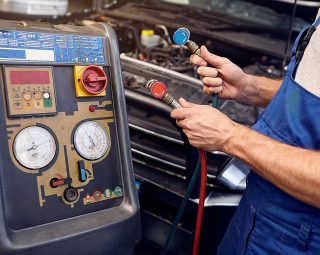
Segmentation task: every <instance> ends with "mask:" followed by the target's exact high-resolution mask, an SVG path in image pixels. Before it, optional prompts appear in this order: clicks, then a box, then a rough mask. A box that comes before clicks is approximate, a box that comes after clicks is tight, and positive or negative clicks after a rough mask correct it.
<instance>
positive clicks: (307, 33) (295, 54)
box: [287, 17, 320, 75]
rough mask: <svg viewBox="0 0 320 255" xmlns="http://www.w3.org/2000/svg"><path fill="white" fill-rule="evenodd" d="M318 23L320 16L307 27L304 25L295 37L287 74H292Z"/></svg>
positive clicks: (319, 22)
mask: <svg viewBox="0 0 320 255" xmlns="http://www.w3.org/2000/svg"><path fill="white" fill-rule="evenodd" d="M319 24H320V17H318V18H317V19H316V21H315V22H314V23H313V24H312V25H311V26H308V27H305V28H304V29H303V30H302V31H301V32H300V34H299V36H298V37H297V39H296V41H295V43H294V46H293V48H292V61H291V63H290V64H289V66H288V72H287V73H288V74H290V75H293V73H294V71H295V69H296V67H297V66H298V64H299V62H300V60H301V59H302V57H303V55H304V52H305V50H306V48H307V46H308V45H309V43H310V40H311V37H312V35H313V33H314V32H315V31H316V29H317V26H318V25H319Z"/></svg>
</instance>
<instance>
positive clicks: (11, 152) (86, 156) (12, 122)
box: [0, 44, 123, 230]
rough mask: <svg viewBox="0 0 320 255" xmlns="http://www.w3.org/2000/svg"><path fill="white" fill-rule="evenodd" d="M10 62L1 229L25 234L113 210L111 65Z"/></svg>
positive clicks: (4, 97) (4, 83)
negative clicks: (4, 221) (24, 230)
mask: <svg viewBox="0 0 320 255" xmlns="http://www.w3.org/2000/svg"><path fill="white" fill-rule="evenodd" d="M67 46H68V45H67ZM103 48H104V47H103V45H102V44H101V46H100V48H99V50H101V51H102V52H103ZM38 50H41V49H38ZM44 50H47V49H44ZM68 50H70V47H69V46H68V47H67V51H68ZM71 50H72V49H71ZM71 50H70V51H71ZM105 57H106V56H105V55H104V57H103V60H102V59H100V58H99V59H100V60H99V61H98V62H99V63H100V61H101V62H104V59H105ZM12 61H13V59H11V62H10V65H9V64H5V62H3V65H2V68H1V83H0V85H1V90H0V98H1V103H0V141H1V150H0V159H1V165H0V168H1V169H0V175H1V189H2V192H3V200H4V209H5V217H6V221H7V223H8V226H9V227H10V228H11V229H15V230H18V229H25V228H29V227H33V226H38V225H41V224H45V223H52V222H55V221H59V220H63V219H67V218H70V217H74V216H78V215H84V214H88V213H91V212H95V211H99V210H104V209H108V208H112V207H116V206H119V205H120V204H121V203H122V200H123V185H122V176H121V171H120V170H121V162H120V155H119V144H118V134H117V128H116V123H115V117H114V109H113V96H112V89H111V78H110V67H109V66H107V65H102V66H101V65H99V66H92V65H88V64H86V62H87V61H84V62H85V63H82V62H81V63H79V65H77V66H74V65H68V66H62V65H61V63H59V61H60V60H59V59H55V60H54V62H52V64H51V65H48V64H47V63H45V64H43V65H41V64H38V65H36V66H35V65H28V64H27V63H26V64H23V63H21V61H19V62H17V63H16V64H14V63H13V64H12ZM22 62H23V61H22ZM59 64H60V65H59ZM92 88H94V89H92ZM91 89H92V90H91ZM89 91H90V92H89Z"/></svg>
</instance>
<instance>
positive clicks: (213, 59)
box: [200, 46, 226, 67]
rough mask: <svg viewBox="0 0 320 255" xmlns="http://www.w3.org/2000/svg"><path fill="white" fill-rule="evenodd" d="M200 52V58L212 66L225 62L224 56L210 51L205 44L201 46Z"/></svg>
mask: <svg viewBox="0 0 320 255" xmlns="http://www.w3.org/2000/svg"><path fill="white" fill-rule="evenodd" d="M200 52H201V58H202V59H203V60H204V61H206V62H208V63H209V64H211V65H212V66H213V67H219V66H221V65H223V64H225V63H226V58H223V57H220V56H218V55H215V54H212V53H210V52H209V51H208V49H207V48H206V46H201V48H200Z"/></svg>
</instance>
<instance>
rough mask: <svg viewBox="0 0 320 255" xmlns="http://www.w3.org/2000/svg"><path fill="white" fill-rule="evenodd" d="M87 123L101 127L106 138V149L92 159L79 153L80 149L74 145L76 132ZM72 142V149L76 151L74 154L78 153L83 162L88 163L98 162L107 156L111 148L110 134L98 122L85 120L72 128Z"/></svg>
mask: <svg viewBox="0 0 320 255" xmlns="http://www.w3.org/2000/svg"><path fill="white" fill-rule="evenodd" d="M88 123H94V124H96V125H98V126H100V127H101V129H102V130H103V132H104V133H105V135H106V138H107V147H106V150H105V151H104V153H103V154H102V155H101V156H99V157H94V158H90V157H86V155H84V154H83V153H81V152H80V148H79V145H78V144H77V143H76V135H77V131H78V130H79V129H80V128H81V126H83V125H86V124H88ZM72 141H73V145H74V148H75V150H76V152H77V153H78V155H79V156H80V157H81V158H83V159H85V160H90V161H97V160H100V159H101V158H103V157H104V156H106V155H107V154H108V152H109V151H110V148H111V136H110V132H108V130H107V129H106V128H105V127H104V126H103V125H102V124H101V123H99V122H97V121H94V120H85V121H82V122H81V123H79V124H78V125H77V126H76V127H75V128H74V132H73V135H72Z"/></svg>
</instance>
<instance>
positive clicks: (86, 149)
mask: <svg viewBox="0 0 320 255" xmlns="http://www.w3.org/2000/svg"><path fill="white" fill-rule="evenodd" d="M74 146H75V148H76V150H77V152H78V153H79V155H80V156H81V157H83V158H85V159H88V160H97V159H100V158H102V157H103V156H104V154H105V153H106V152H107V151H108V149H109V147H110V136H109V133H108V132H107V130H106V129H105V128H104V127H103V126H102V125H101V124H99V123H98V122H95V121H87V122H84V123H82V124H81V125H80V126H79V127H78V128H77V130H76V132H75V133H74Z"/></svg>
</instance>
